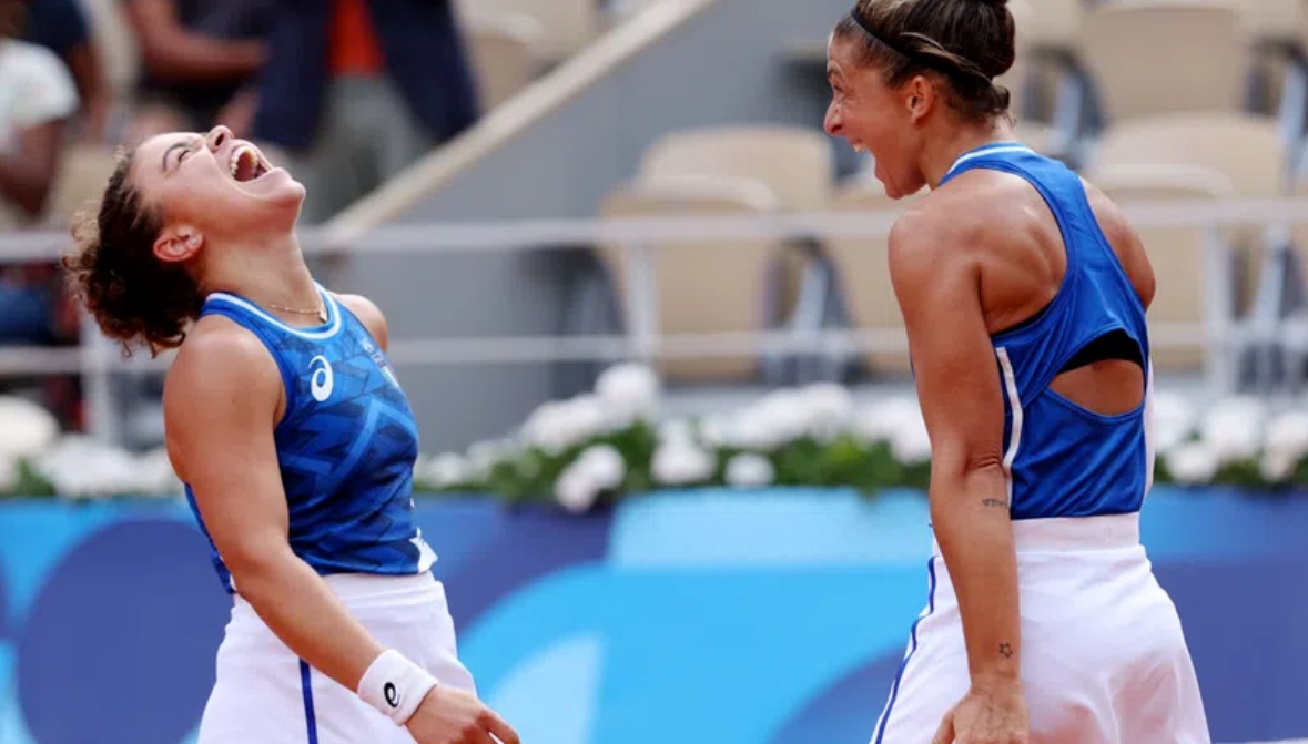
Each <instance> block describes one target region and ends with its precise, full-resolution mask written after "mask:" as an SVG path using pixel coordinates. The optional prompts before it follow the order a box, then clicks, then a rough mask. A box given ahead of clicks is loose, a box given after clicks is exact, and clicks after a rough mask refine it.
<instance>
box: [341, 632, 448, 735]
mask: <svg viewBox="0 0 1308 744" xmlns="http://www.w3.org/2000/svg"><path fill="white" fill-rule="evenodd" d="M435 686H436V678H435V677H433V676H431V674H429V673H428V672H427V670H425V669H423V668H422V667H420V666H418V665H417V664H414V663H413V662H412V661H409V660H408V659H406V658H404V655H403V654H401V653H400V652H399V651H395V650H394V649H392V650H388V651H383V652H382V654H381V655H380V656H378V657H377V658H376V659H374V660H373V662H372V664H371V665H370V666H369V667H368V671H366V672H364V673H363V679H361V680H359V689H358V693H359V697H360V698H362V699H363V701H364V702H365V703H367V704H369V705H371V706H372V707H374V708H376V709H377V710H379V711H381V712H382V714H383V715H385V716H386V717H387V718H389V719H391V720H392V721H394V722H395V723H396V725H399V726H403V725H404V724H406V723H408V722H409V718H410V717H411V716H412V715H413V712H414V711H415V710H417V709H418V706H419V705H420V704H421V703H422V699H423V698H425V697H426V696H427V693H428V692H430V691H431V688H433V687H435Z"/></svg>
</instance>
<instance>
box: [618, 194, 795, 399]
mask: <svg viewBox="0 0 1308 744" xmlns="http://www.w3.org/2000/svg"><path fill="white" fill-rule="evenodd" d="M777 206H778V201H777V198H776V196H775V195H774V194H773V193H772V191H771V190H770V189H769V188H768V187H767V186H766V185H765V184H762V183H758V182H755V181H750V180H747V179H734V178H728V177H721V176H719V177H713V176H681V177H667V178H662V179H650V180H645V181H642V182H633V183H629V184H625V185H622V186H619V187H617V188H615V189H613V190H611V191H610V192H609V193H608V194H607V195H606V196H605V198H604V200H603V203H602V205H601V207H600V215H601V217H602V218H605V219H615V218H651V217H661V216H680V215H688V216H691V217H711V216H732V215H736V216H748V215H765V214H768V213H772V212H775V211H776V209H777ZM781 252H782V246H781V244H780V242H779V241H774V240H738V241H721V240H712V239H706V240H690V241H684V242H683V241H678V242H675V243H664V244H660V245H651V246H648V256H649V264H648V265H649V266H650V267H651V268H652V270H653V272H652V276H651V277H650V278H651V280H652V287H651V289H652V292H650V294H651V295H652V296H653V297H654V299H655V303H654V304H655V305H656V309H655V312H654V315H653V319H654V322H655V324H656V325H657V331H658V333H659V334H660V335H676V334H739V333H761V332H763V331H764V330H765V329H766V328H767V320H766V318H765V317H764V299H765V297H766V294H767V289H768V281H769V277H768V273H769V269H770V267H771V266H772V265H773V262H774V261H775V260H776V259H777V258H778V256H780V254H781ZM599 255H600V258H601V261H602V262H603V263H604V264H605V266H606V267H607V268H608V269H609V272H610V275H611V277H612V279H613V283H614V286H615V287H616V289H617V292H618V296H619V305H620V307H621V308H622V311H623V315H624V317H625V319H626V322H627V326H628V330H629V331H632V330H636V329H634V328H632V326H633V325H634V323H635V321H636V319H637V317H638V311H639V308H637V307H634V305H633V297H636V296H639V294H640V293H639V292H638V291H635V290H636V289H638V288H634V287H633V286H632V284H631V281H632V278H631V277H630V276H628V269H629V267H630V266H631V256H630V254H628V253H626V252H624V251H623V249H622V248H621V247H620V246H616V245H605V246H601V247H600V248H599ZM759 362H760V356H759V355H758V354H741V355H731V356H715V357H706V358H688V357H671V358H667V357H665V358H659V359H658V360H657V362H656V364H657V368H658V369H659V371H660V373H661V374H663V375H664V376H665V377H666V378H667V379H669V380H676V381H695V382H702V381H717V382H722V381H734V382H742V381H747V380H749V379H750V378H752V377H754V376H755V375H756V374H757V373H758V372H759Z"/></svg>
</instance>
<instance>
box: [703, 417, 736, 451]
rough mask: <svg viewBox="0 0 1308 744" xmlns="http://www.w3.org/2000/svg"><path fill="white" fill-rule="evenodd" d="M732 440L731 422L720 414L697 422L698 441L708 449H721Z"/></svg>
mask: <svg viewBox="0 0 1308 744" xmlns="http://www.w3.org/2000/svg"><path fill="white" fill-rule="evenodd" d="M731 439H732V430H731V422H730V421H729V420H728V419H727V418H726V417H725V416H723V415H721V414H713V415H710V416H706V417H704V418H703V419H701V420H700V422H699V440H700V441H701V442H703V443H704V444H705V445H706V446H709V447H722V446H724V445H726V444H729V443H730V441H731Z"/></svg>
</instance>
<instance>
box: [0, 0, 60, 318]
mask: <svg viewBox="0 0 1308 744" xmlns="http://www.w3.org/2000/svg"><path fill="white" fill-rule="evenodd" d="M24 10H25V8H24V0H0V226H7V227H10V228H12V227H17V226H22V225H25V224H29V223H31V222H33V221H35V220H36V219H38V218H39V217H40V216H41V215H42V213H43V212H44V210H45V204H46V200H47V199H48V198H49V196H50V192H51V190H52V189H53V188H54V183H55V178H56V177H57V175H58V173H59V164H60V157H61V155H62V152H63V147H62V145H63V136H64V130H65V126H66V124H67V122H68V119H69V117H71V116H72V115H73V114H74V113H75V112H76V111H77V88H76V86H75V85H74V84H73V80H72V78H71V77H70V76H69V73H68V70H67V68H65V67H64V65H63V63H61V62H60V61H59V58H58V57H57V56H55V54H54V52H51V51H50V50H49V49H46V48H45V47H41V46H37V45H35V44H31V43H28V42H26V41H20V40H18V39H17V38H15V37H16V36H17V32H18V23H19V21H20V19H21V18H22V15H23V12H24ZM0 318H3V320H0V323H5V322H8V313H7V312H5V311H4V310H3V309H0Z"/></svg>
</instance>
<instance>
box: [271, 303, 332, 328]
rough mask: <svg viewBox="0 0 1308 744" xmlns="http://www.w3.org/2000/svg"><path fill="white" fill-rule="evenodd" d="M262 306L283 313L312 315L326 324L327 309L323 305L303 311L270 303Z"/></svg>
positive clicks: (298, 308)
mask: <svg viewBox="0 0 1308 744" xmlns="http://www.w3.org/2000/svg"><path fill="white" fill-rule="evenodd" d="M263 306H264V307H266V308H268V309H269V310H281V311H282V312H284V313H294V314H295V315H312V316H314V317H315V318H317V319H318V320H320V321H322V322H323V323H326V322H327V308H326V307H325V306H323V305H319V306H318V307H316V308H314V309H312V310H305V309H304V308H300V307H286V306H284V305H274V304H272V303H271V302H265V303H263Z"/></svg>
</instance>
